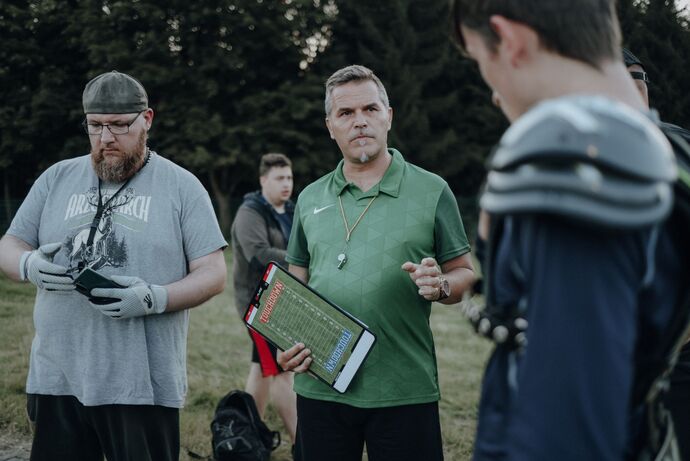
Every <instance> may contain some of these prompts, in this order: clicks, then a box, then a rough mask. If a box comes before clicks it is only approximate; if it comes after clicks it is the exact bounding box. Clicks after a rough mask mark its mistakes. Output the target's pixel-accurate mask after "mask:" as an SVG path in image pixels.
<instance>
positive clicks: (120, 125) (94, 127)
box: [82, 111, 144, 135]
mask: <svg viewBox="0 0 690 461" xmlns="http://www.w3.org/2000/svg"><path fill="white" fill-rule="evenodd" d="M143 112H144V111H141V112H139V113H138V114H137V115H136V117H134V118H133V119H132V120H130V121H129V122H115V123H89V121H88V120H84V121H83V122H82V125H83V126H84V130H85V131H86V133H87V134H89V135H99V134H101V133H103V127H108V130H109V131H110V133H111V134H127V133H129V127H130V126H132V125H133V124H134V122H136V120H137V119H138V118H139V116H140V115H141V114H142V113H143Z"/></svg>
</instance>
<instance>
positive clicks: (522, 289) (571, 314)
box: [474, 216, 674, 461]
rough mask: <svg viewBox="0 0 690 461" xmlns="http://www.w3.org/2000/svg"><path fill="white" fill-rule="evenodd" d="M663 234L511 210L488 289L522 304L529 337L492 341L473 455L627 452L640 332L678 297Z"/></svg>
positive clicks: (655, 325)
mask: <svg viewBox="0 0 690 461" xmlns="http://www.w3.org/2000/svg"><path fill="white" fill-rule="evenodd" d="M665 239H666V236H665V235H664V233H663V232H661V235H660V236H659V237H658V238H656V237H655V231H652V230H651V229H646V230H637V231H617V232H613V231H603V230H597V229H594V228H592V227H586V226H580V225H577V224H573V223H572V222H568V221H566V220H562V219H558V218H555V217H548V216H524V217H508V218H506V220H505V227H504V231H503V233H502V235H501V240H500V243H499V246H498V248H497V250H496V255H495V258H494V261H493V267H494V268H495V270H494V272H493V274H491V275H492V279H491V289H492V292H493V293H494V299H495V300H496V302H497V304H498V305H503V304H510V305H515V306H519V307H520V309H521V310H522V311H523V313H524V315H525V318H526V319H527V320H528V322H529V327H528V330H527V339H528V345H527V346H526V347H525V348H524V349H522V350H521V351H516V350H511V349H509V348H508V347H506V346H497V347H496V349H495V351H494V353H493V355H492V357H491V359H490V361H489V363H488V365H487V369H486V372H485V376H484V382H483V385H482V396H481V401H480V409H479V423H478V428H477V438H476V442H475V453H474V460H475V461H483V460H492V461H496V460H525V461H527V460H529V461H540V460H545V461H547V460H548V461H553V460H559V461H568V460H577V461H581V460H599V461H605V460H616V461H620V460H621V459H623V457H624V453H625V449H626V445H627V444H628V443H629V438H630V427H631V411H630V409H629V406H630V405H629V403H630V396H631V391H632V384H633V376H634V372H635V357H636V354H637V353H638V351H637V349H638V340H639V339H640V338H638V331H640V329H641V328H642V330H647V331H649V334H650V337H653V336H654V332H659V331H661V330H663V328H664V327H665V325H666V324H667V323H668V321H669V317H670V313H671V311H672V305H673V301H674V300H673V299H672V297H667V296H662V294H661V291H662V290H661V288H664V289H665V288H667V287H664V286H663V283H664V280H663V277H660V276H659V275H658V274H659V273H660V272H659V268H658V267H657V264H656V259H657V256H656V251H657V242H659V243H660V244H661V243H663V242H665ZM662 246H663V245H662ZM672 259H673V258H672ZM669 264H670V263H669ZM639 322H642V323H644V325H640V324H639Z"/></svg>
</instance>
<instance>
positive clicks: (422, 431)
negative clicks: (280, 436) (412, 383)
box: [295, 395, 443, 461]
mask: <svg viewBox="0 0 690 461" xmlns="http://www.w3.org/2000/svg"><path fill="white" fill-rule="evenodd" d="M364 444H366V446H367V455H368V456H369V461H389V460H395V461H442V460H443V442H442V438H441V423H440V421H439V414H438V402H431V403H422V404H416V405H400V406H397V407H384V408H357V407H353V406H350V405H345V404H342V403H335V402H327V401H323V400H314V399H308V398H306V397H302V396H300V395H297V440H296V443H295V460H296V461H323V460H328V461H361V459H362V451H363V448H364Z"/></svg>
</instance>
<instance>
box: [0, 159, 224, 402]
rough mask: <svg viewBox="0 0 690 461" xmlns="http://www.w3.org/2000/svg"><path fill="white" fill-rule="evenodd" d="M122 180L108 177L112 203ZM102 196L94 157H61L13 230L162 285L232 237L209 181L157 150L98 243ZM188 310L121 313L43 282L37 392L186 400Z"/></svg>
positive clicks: (33, 373)
mask: <svg viewBox="0 0 690 461" xmlns="http://www.w3.org/2000/svg"><path fill="white" fill-rule="evenodd" d="M120 186H121V184H102V185H101V188H100V190H101V195H102V197H101V200H102V203H106V202H107V201H108V199H109V198H110V197H111V196H112V195H113V194H114V193H115V192H116V191H117V190H118V189H119V188H120ZM98 195H99V186H98V179H97V177H96V174H95V173H94V171H93V167H92V166H91V159H90V156H88V155H86V156H82V157H78V158H74V159H69V160H64V161H62V162H59V163H56V164H55V165H53V166H52V167H50V168H49V169H48V170H46V171H45V172H44V173H43V174H42V175H41V176H40V177H39V178H38V179H37V180H36V182H35V183H34V185H33V187H32V188H31V191H30V192H29V194H28V196H27V197H26V199H25V200H24V203H23V204H22V206H21V207H20V208H19V211H18V212H17V214H16V216H15V217H14V220H13V221H12V224H11V225H10V228H9V230H8V231H7V233H8V234H10V235H13V236H15V237H17V238H19V239H21V240H23V241H25V242H26V243H28V244H29V245H31V246H33V247H34V248H38V247H39V246H41V245H44V244H46V243H51V242H62V244H63V245H62V248H61V249H60V251H59V253H58V254H57V255H56V256H55V259H54V261H55V262H56V263H57V264H61V265H64V266H66V267H68V268H69V269H70V271H72V273H73V274H74V273H76V272H77V270H78V268H79V267H80V266H82V267H83V266H84V265H88V266H91V267H93V268H94V269H96V270H98V271H99V272H101V273H103V274H105V275H128V276H136V277H140V278H142V279H143V280H145V281H146V282H148V283H152V284H156V285H166V284H169V283H172V282H175V281H177V280H180V279H182V278H184V277H185V276H186V275H187V273H188V262H189V261H193V260H195V259H197V258H200V257H202V256H206V255H208V254H210V253H212V252H214V251H216V250H218V249H220V248H224V247H225V246H227V243H226V242H225V240H224V238H223V235H222V234H221V232H220V228H219V226H218V221H217V220H216V216H215V213H214V211H213V207H212V206H211V201H210V199H209V196H208V193H207V192H206V190H205V189H204V188H203V186H202V185H201V183H200V182H199V180H198V179H197V178H196V177H195V176H194V175H192V174H191V173H190V172H188V171H186V170H185V169H183V168H181V167H179V166H177V165H175V164H174V163H172V162H171V161H169V160H167V159H165V158H163V157H160V156H159V155H157V154H156V153H154V152H152V153H151V157H150V159H149V161H148V163H147V164H146V165H145V166H144V167H143V168H142V169H141V170H140V171H139V172H138V173H137V174H136V175H135V176H134V177H133V178H132V179H131V180H130V181H129V183H128V184H127V185H126V186H125V188H124V189H122V191H120V193H119V194H118V195H117V196H116V197H115V198H114V199H113V200H111V201H110V203H108V205H107V206H106V207H104V210H103V215H102V218H101V220H100V222H99V224H98V228H97V230H96V232H95V233H94V236H93V239H92V240H93V241H92V243H91V244H90V245H88V244H87V243H88V236H89V228H90V225H91V222H92V221H93V218H94V216H95V214H96V208H97V205H98ZM80 263H81V264H80ZM188 316H189V314H188V311H186V310H184V311H179V312H174V313H165V314H161V315H150V316H146V317H137V318H133V319H125V320H115V319H112V318H109V317H107V316H105V315H103V314H101V313H100V312H98V311H96V310H95V309H93V308H92V307H91V306H90V305H89V303H88V301H87V299H86V298H85V297H84V296H82V295H81V294H79V293H78V292H76V291H73V292H69V293H67V294H56V293H54V292H49V291H45V290H38V292H37V296H36V305H35V307H34V326H35V330H36V335H35V337H34V340H33V344H32V347H31V359H30V366H29V376H28V379H27V392H28V393H36V394H50V395H73V396H75V397H77V398H78V399H79V401H80V402H82V403H83V404H84V405H105V404H135V405H151V404H153V405H163V406H168V407H175V408H179V407H181V406H182V404H183V402H184V397H185V394H186V391H187V372H186V343H187V327H188V318H189V317H188Z"/></svg>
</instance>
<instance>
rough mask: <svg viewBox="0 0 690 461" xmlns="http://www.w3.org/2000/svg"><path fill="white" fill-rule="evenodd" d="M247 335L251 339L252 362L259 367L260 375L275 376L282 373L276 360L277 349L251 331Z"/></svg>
mask: <svg viewBox="0 0 690 461" xmlns="http://www.w3.org/2000/svg"><path fill="white" fill-rule="evenodd" d="M249 335H250V336H251V337H252V362H253V363H258V364H259V365H260V366H261V374H262V375H263V376H275V375H277V374H280V373H282V372H283V370H282V368H280V365H278V361H277V360H276V357H277V355H278V349H277V348H276V347H275V346H274V345H273V344H271V343H269V342H268V341H266V340H265V339H264V338H263V337H262V336H261V335H260V334H258V333H257V332H255V331H253V330H249Z"/></svg>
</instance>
